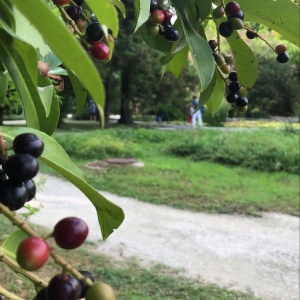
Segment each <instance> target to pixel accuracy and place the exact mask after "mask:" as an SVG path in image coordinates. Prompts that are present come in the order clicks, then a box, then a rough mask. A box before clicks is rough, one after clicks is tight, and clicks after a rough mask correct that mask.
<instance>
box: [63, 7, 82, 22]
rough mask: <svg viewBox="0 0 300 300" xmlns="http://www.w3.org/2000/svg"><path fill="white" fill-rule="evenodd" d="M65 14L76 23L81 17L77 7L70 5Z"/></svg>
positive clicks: (79, 8) (79, 9) (80, 10)
mask: <svg viewBox="0 0 300 300" xmlns="http://www.w3.org/2000/svg"><path fill="white" fill-rule="evenodd" d="M66 13H67V14H68V15H69V17H70V18H71V19H72V20H73V21H77V20H78V19H79V18H80V17H81V14H82V9H81V7H79V6H77V5H71V6H69V7H68V8H67V9H66Z"/></svg>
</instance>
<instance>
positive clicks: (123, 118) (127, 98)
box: [119, 66, 133, 124]
mask: <svg viewBox="0 0 300 300" xmlns="http://www.w3.org/2000/svg"><path fill="white" fill-rule="evenodd" d="M128 69H130V68H127V67H126V66H124V67H123V70H122V73H121V76H122V79H121V80H122V87H121V107H120V119H119V123H121V124H131V123H132V122H133V120H132V112H131V110H130V102H131V99H132V97H133V95H132V91H131V88H130V80H131V74H130V72H129V71H128Z"/></svg>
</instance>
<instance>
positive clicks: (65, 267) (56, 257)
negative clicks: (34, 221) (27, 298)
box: [0, 203, 93, 286]
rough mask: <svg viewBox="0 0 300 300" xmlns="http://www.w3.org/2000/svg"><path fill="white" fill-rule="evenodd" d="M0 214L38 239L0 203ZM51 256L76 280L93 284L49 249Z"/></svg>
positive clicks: (31, 230)
mask: <svg viewBox="0 0 300 300" xmlns="http://www.w3.org/2000/svg"><path fill="white" fill-rule="evenodd" d="M0 213H3V214H4V215H5V216H6V217H7V218H8V219H9V220H10V221H12V223H13V224H14V225H16V226H17V227H19V228H20V229H21V230H23V231H24V232H26V233H27V234H28V235H29V236H38V237H40V236H39V235H38V234H37V233H36V232H35V231H34V230H33V229H32V228H31V227H30V226H29V225H28V224H27V223H25V222H24V221H23V220H21V219H20V218H19V217H18V216H16V214H14V213H13V212H12V211H11V210H10V209H9V208H8V207H6V206H5V205H3V204H2V203H0ZM50 254H51V256H52V257H53V259H54V261H55V262H56V263H57V264H59V265H60V266H62V267H63V268H64V269H66V270H67V271H68V272H70V273H71V274H72V275H74V276H75V277H76V278H77V279H78V280H81V281H84V282H85V283H86V284H87V285H89V286H90V285H92V284H93V282H92V281H91V280H90V279H88V278H86V277H85V276H83V275H82V274H81V273H79V272H78V271H77V270H76V269H74V268H73V267H72V266H71V265H70V264H69V263H68V262H67V261H66V260H65V259H64V258H63V257H61V256H60V255H58V254H56V253H55V252H54V251H53V250H52V249H51V253H50Z"/></svg>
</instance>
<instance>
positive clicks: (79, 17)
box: [53, 0, 110, 60]
mask: <svg viewBox="0 0 300 300" xmlns="http://www.w3.org/2000/svg"><path fill="white" fill-rule="evenodd" d="M53 2H54V3H55V4H56V5H58V6H63V5H67V4H69V3H70V0H53ZM72 3H73V4H71V5H69V6H68V7H67V8H66V9H65V11H66V13H67V15H68V16H69V17H70V18H71V19H72V20H73V21H74V22H75V24H76V26H77V28H78V30H79V31H80V32H82V33H83V36H80V38H81V43H82V45H83V47H84V48H85V50H87V51H88V52H91V54H92V57H93V58H95V59H97V60H107V59H108V58H109V57H110V49H109V47H108V45H107V44H106V43H104V42H103V39H104V37H105V34H104V31H103V29H102V26H101V25H100V23H99V22H98V20H97V19H96V18H95V16H94V15H93V14H91V16H90V17H87V16H86V15H84V16H83V12H82V6H83V5H84V4H85V2H84V0H76V1H72ZM71 30H73V29H71ZM84 33H85V34H84Z"/></svg>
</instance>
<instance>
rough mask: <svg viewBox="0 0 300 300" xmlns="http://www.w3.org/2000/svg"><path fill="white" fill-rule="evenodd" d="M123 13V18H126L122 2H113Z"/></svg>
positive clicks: (117, 0)
mask: <svg viewBox="0 0 300 300" xmlns="http://www.w3.org/2000/svg"><path fill="white" fill-rule="evenodd" d="M111 2H112V3H113V4H114V5H115V6H116V7H117V8H118V9H119V10H120V12H121V13H122V16H123V18H126V10H125V6H124V4H123V3H122V2H121V1H120V0H112V1H111Z"/></svg>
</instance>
